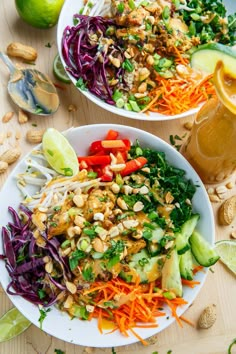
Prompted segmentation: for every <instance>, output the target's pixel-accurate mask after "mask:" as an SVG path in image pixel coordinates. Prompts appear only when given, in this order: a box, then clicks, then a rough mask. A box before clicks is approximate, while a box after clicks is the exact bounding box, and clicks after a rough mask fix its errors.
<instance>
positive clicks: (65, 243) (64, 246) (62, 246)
mask: <svg viewBox="0 0 236 354" xmlns="http://www.w3.org/2000/svg"><path fill="white" fill-rule="evenodd" d="M70 244H71V241H70V240H65V241H64V242H62V244H61V248H63V249H64V248H66V247H67V246H70Z"/></svg>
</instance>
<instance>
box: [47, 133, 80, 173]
mask: <svg viewBox="0 0 236 354" xmlns="http://www.w3.org/2000/svg"><path fill="white" fill-rule="evenodd" d="M42 145H43V153H44V156H45V158H46V160H47V161H48V163H49V165H50V166H51V167H52V168H53V169H54V170H55V171H57V172H58V173H60V174H62V175H64V176H74V175H76V174H77V173H78V171H79V164H78V159H77V156H76V153H75V150H74V149H73V147H72V146H71V145H70V143H69V141H68V140H67V139H66V138H65V137H64V135H62V134H61V133H60V132H59V131H58V130H56V129H54V128H48V129H47V130H46V132H45V133H44V135H43V141H42Z"/></svg>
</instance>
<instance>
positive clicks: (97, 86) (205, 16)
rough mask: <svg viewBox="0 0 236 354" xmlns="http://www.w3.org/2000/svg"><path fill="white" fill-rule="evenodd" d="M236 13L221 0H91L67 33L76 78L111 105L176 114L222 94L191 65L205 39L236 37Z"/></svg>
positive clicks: (65, 50) (65, 51) (69, 65)
mask: <svg viewBox="0 0 236 354" xmlns="http://www.w3.org/2000/svg"><path fill="white" fill-rule="evenodd" d="M235 20H236V17H235V15H230V16H228V17H227V16H226V10H225V7H224V5H223V4H222V1H221V0H215V1H208V0H202V1H196V0H182V1H179V0H172V1H171V0H157V1H152V0H149V1H146V0H145V1H134V0H124V1H119V0H105V1H101V0H99V1H95V0H93V1H85V6H84V7H83V8H82V9H81V11H80V12H79V13H77V14H75V15H74V17H73V22H74V25H73V26H67V27H66V28H65V30H64V33H63V38H62V55H63V58H64V61H65V64H66V70H67V71H68V72H69V73H70V74H71V75H72V76H73V77H74V78H75V79H76V80H77V83H76V86H77V87H79V88H80V89H81V90H89V91H90V92H91V93H92V94H94V95H95V96H97V97H98V98H100V99H101V100H103V101H105V102H106V103H108V104H110V105H116V106H117V107H118V108H122V109H125V110H129V111H134V112H149V111H150V112H158V113H161V114H164V115H174V114H179V113H182V112H185V111H187V110H189V109H190V108H194V107H197V106H198V105H199V104H200V103H202V102H204V101H206V100H207V99H208V98H209V97H211V96H212V95H214V94H215V91H214V88H213V84H212V83H211V80H210V79H211V75H206V74H205V73H203V72H201V71H197V70H194V68H191V66H190V65H189V63H190V56H191V53H192V52H193V51H194V50H195V49H196V48H198V47H199V46H201V45H205V44H208V43H221V44H224V45H227V46H233V45H234V44H235V29H236V21H235Z"/></svg>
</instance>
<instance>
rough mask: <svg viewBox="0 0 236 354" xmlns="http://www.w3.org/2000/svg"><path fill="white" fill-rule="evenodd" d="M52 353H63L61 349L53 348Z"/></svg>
mask: <svg viewBox="0 0 236 354" xmlns="http://www.w3.org/2000/svg"><path fill="white" fill-rule="evenodd" d="M54 353H56V354H65V352H63V351H62V350H61V349H54Z"/></svg>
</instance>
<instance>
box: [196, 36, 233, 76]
mask: <svg viewBox="0 0 236 354" xmlns="http://www.w3.org/2000/svg"><path fill="white" fill-rule="evenodd" d="M219 60H221V61H223V63H224V66H225V68H226V71H227V72H228V73H230V74H231V75H233V76H235V77H236V73H235V67H236V49H233V48H231V47H228V46H225V45H223V44H220V43H209V44H203V45H201V46H199V47H198V48H197V49H196V51H194V52H193V54H192V55H191V58H190V65H191V66H192V68H194V69H197V70H201V71H203V72H206V73H209V74H212V73H213V72H214V70H215V67H216V63H217V62H218V61H219Z"/></svg>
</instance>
